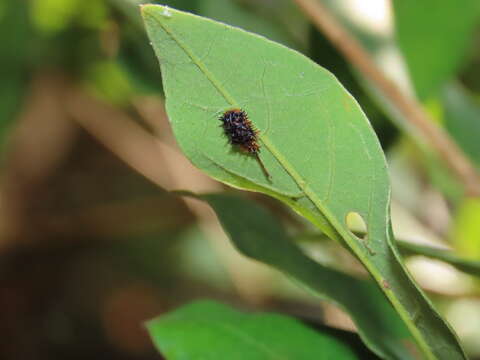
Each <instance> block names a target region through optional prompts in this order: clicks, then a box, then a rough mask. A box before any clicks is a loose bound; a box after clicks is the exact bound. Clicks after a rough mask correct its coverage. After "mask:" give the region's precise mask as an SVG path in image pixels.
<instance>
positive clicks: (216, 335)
mask: <svg viewBox="0 0 480 360" xmlns="http://www.w3.org/2000/svg"><path fill="white" fill-rule="evenodd" d="M147 327H148V331H149V333H150V336H151V337H152V339H153V342H154V343H155V345H156V346H157V348H158V349H159V350H160V352H161V353H162V355H164V356H165V357H166V358H167V359H176V360H182V359H185V360H190V359H203V360H216V359H219V360H220V359H221V360H224V359H229V360H236V359H239V360H240V359H249V360H273V359H285V360H286V359H298V360H302V359H303V360H309V359H311V360H321V359H339V360H343V359H345V360H346V359H348V360H350V359H356V358H357V357H356V356H355V355H354V354H353V353H352V351H351V350H349V349H348V348H347V347H346V346H345V345H343V344H342V343H341V342H339V341H338V340H336V339H335V338H333V337H330V336H328V335H325V334H321V333H318V332H315V331H314V330H312V329H310V328H308V327H306V326H304V325H303V324H302V323H300V322H298V321H297V320H294V319H291V318H289V317H287V316H282V315H277V314H268V313H256V314H244V313H241V312H238V311H236V310H233V309H231V308H230V307H228V306H226V305H223V304H219V303H215V302H213V301H198V302H195V303H192V304H189V305H186V306H183V307H182V308H180V309H177V310H175V311H174V312H172V313H169V314H167V315H164V316H160V317H159V318H157V319H154V320H152V321H150V322H148V323H147Z"/></svg>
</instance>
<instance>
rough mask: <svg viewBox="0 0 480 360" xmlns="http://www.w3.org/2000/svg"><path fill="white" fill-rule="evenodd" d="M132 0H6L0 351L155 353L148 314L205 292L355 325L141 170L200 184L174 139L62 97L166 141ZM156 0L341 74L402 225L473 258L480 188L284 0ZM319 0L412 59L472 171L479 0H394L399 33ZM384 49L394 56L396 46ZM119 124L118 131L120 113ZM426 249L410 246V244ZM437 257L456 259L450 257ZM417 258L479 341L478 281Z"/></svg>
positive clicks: (479, 100) (461, 325)
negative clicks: (469, 186) (365, 121)
mask: <svg viewBox="0 0 480 360" xmlns="http://www.w3.org/2000/svg"><path fill="white" fill-rule="evenodd" d="M318 1H320V0H318ZM141 2H145V1H136V0H89V1H83V0H4V1H0V44H1V48H0V69H2V81H1V82H0V146H1V147H0V149H1V150H2V153H1V157H2V165H3V172H2V185H1V190H2V193H1V194H0V195H1V196H0V199H1V201H2V204H1V205H2V206H1V212H0V216H1V218H0V221H1V223H2V227H1V228H2V236H1V237H0V250H1V251H2V253H1V254H0V256H1V259H0V263H1V264H2V265H1V268H2V271H1V274H0V317H1V318H2V322H1V324H0V332H1V333H2V339H0V357H1V358H2V359H7V360H10V359H12V360H13V359H15V360H18V359H28V360H30V359H61V358H68V359H77V358H78V359H85V358H90V359H102V360H108V359H116V360H117V359H139V360H140V359H145V360H147V359H158V358H159V355H158V354H157V353H156V352H155V351H154V349H153V345H152V344H151V343H150V342H149V340H148V336H147V333H146V331H145V330H144V328H143V327H142V326H143V325H142V322H143V321H145V320H146V319H148V318H152V317H153V316H156V315H158V314H161V313H164V312H167V311H169V310H172V309H175V308H177V307H178V306H179V305H180V304H182V303H184V302H185V301H189V300H192V299H195V298H197V297H211V298H216V299H220V300H222V301H224V302H230V303H234V304H241V305H243V306H247V307H250V308H256V309H257V308H261V309H268V310H276V311H280V312H284V313H288V314H290V315H292V316H297V317H300V318H302V319H305V318H306V319H307V320H308V322H309V324H310V325H312V324H314V325H318V324H319V323H323V322H325V321H330V323H329V324H333V325H334V326H341V327H345V328H349V326H350V324H349V322H348V321H346V320H345V319H344V317H343V318H342V317H341V316H340V317H335V315H332V309H331V308H330V307H329V306H327V305H325V303H324V302H321V301H318V299H317V298H316V297H313V296H309V295H307V294H305V293H303V292H302V291H301V290H298V289H296V290H292V285H291V284H290V283H288V281H287V280H285V278H284V277H283V276H282V275H279V274H276V275H271V273H268V275H265V274H264V273H261V270H259V269H258V268H256V267H255V266H253V265H251V264H250V263H246V264H250V265H245V263H242V265H241V267H240V268H238V265H237V263H236V262H235V261H236V260H235V259H236V258H235V256H238V255H236V253H235V252H234V250H233V249H230V248H228V246H227V245H225V243H226V242H225V238H221V237H220V238H215V235H212V234H214V233H215V232H214V231H213V232H212V231H211V229H210V228H209V226H210V225H211V223H212V222H213V220H211V219H210V223H209V222H208V221H207V222H206V221H205V219H203V220H202V218H201V216H200V215H201V214H202V212H195V207H191V205H190V204H188V203H187V205H186V204H185V203H184V201H183V200H182V199H181V198H180V197H178V196H176V195H171V194H168V193H166V192H165V191H164V190H162V189H161V188H160V187H159V186H157V185H158V184H155V185H154V184H152V183H151V181H148V180H146V179H145V178H144V175H145V174H144V173H142V174H140V173H139V172H137V171H136V170H132V168H131V167H129V166H126V165H125V164H124V163H123V161H125V160H126V159H128V155H129V154H130V153H134V152H135V149H140V150H138V152H139V156H138V158H140V159H143V160H145V164H147V165H148V166H147V165H145V167H143V168H142V167H141V166H139V167H137V168H136V169H139V168H140V169H146V168H149V167H150V168H156V169H159V170H158V174H157V175H158V177H159V178H161V181H164V183H162V182H161V181H160V180H159V183H161V184H162V185H165V186H167V185H168V184H170V185H172V184H173V185H172V188H181V189H185V185H184V184H185V183H184V182H182V181H184V180H189V179H190V180H192V182H193V183H198V184H202V183H203V182H205V181H206V180H205V179H204V178H201V177H200V176H199V177H198V178H197V177H195V176H193V175H191V174H190V173H188V172H183V171H184V169H185V168H186V167H187V166H188V164H186V163H181V162H180V161H179V160H178V159H177V158H173V160H172V159H169V156H173V155H172V153H169V152H161V151H159V152H158V153H156V152H154V153H152V154H149V153H147V152H146V151H145V150H144V149H146V147H144V146H143V145H144V144H143V143H142V142H141V141H139V139H138V138H135V137H134V136H133V134H132V138H131V143H130V140H129V141H128V142H127V143H123V144H121V145H122V146H119V147H117V148H115V146H113V147H112V146H111V144H109V143H108V142H105V141H102V138H101V137H100V136H99V135H98V134H95V133H94V132H93V131H92V128H91V127H90V128H89V127H87V126H86V125H85V123H83V122H82V119H81V118H79V117H81V116H80V115H78V114H77V113H74V111H73V110H72V108H71V102H72V100H75V99H76V95H72V91H71V90H72V88H73V89H74V90H75V91H76V93H78V94H80V95H81V96H80V95H78V98H82V99H83V96H87V97H90V98H91V99H94V100H91V101H90V102H86V103H81V104H83V106H81V108H82V109H83V110H85V112H84V113H83V115H84V116H91V119H89V120H90V124H107V120H114V121H116V120H117V118H116V115H121V116H126V117H128V118H129V119H131V120H132V123H134V124H135V125H138V127H139V128H141V129H144V130H145V133H146V134H148V135H152V136H155V139H154V140H152V143H155V144H156V143H157V142H161V143H162V144H163V145H165V144H167V145H168V146H170V147H171V146H173V145H172V144H174V139H173V137H172V134H171V132H170V130H169V127H168V125H167V122H166V119H165V116H164V113H163V108H162V104H163V89H162V86H161V73H160V72H159V70H158V63H157V60H156V58H155V56H154V53H153V51H152V49H151V46H150V44H149V42H148V39H147V36H146V34H145V31H144V29H143V25H142V23H141V18H140V14H139V9H138V5H139V4H140V3H141ZM156 2H158V3H162V4H167V5H169V6H171V7H173V8H177V9H181V10H185V11H190V12H193V13H196V14H199V15H203V16H206V17H210V18H212V19H216V20H219V21H222V22H225V23H228V24H231V25H234V26H238V27H241V28H245V29H246V30H248V31H251V32H255V33H258V34H260V35H263V36H265V37H267V38H269V39H272V40H274V41H277V42H280V43H283V44H284V45H287V46H289V47H290V48H293V49H296V50H298V51H300V52H302V53H303V54H305V55H307V56H309V57H310V58H312V59H313V60H314V61H315V62H317V63H318V64H320V65H321V66H323V67H326V68H327V69H329V70H330V71H331V72H333V73H334V75H335V76H336V77H337V78H338V79H339V81H340V82H341V83H342V84H343V85H344V86H345V88H346V89H347V90H348V91H349V92H350V93H352V95H353V96H354V97H355V99H356V100H357V101H358V102H359V103H360V105H361V106H362V109H363V110H364V111H365V113H366V114H367V116H368V118H369V120H370V121H371V123H372V124H373V126H374V128H375V131H376V133H377V136H378V137H379V139H380V141H381V144H382V147H383V149H384V151H385V153H386V156H387V159H388V160H389V162H390V164H389V165H390V166H391V167H392V168H394V171H395V172H394V173H393V174H394V176H395V177H396V178H395V179H393V180H394V182H393V183H394V189H393V194H394V198H393V200H394V203H395V204H400V205H401V206H403V208H402V211H404V212H406V213H407V214H408V215H409V216H410V218H408V219H407V220H405V218H402V217H401V216H399V217H396V215H395V214H394V217H393V219H394V223H397V224H398V225H397V226H396V227H397V228H400V229H401V228H407V229H408V230H411V232H413V233H422V231H423V230H425V229H426V230H427V232H428V233H429V234H433V235H432V236H430V237H428V236H427V237H428V240H431V238H433V239H438V238H442V239H443V240H444V245H449V246H451V247H452V248H453V253H454V254H456V256H455V258H454V261H458V262H459V263H460V264H467V265H468V264H469V262H464V261H463V260H462V258H468V259H470V260H471V261H472V263H475V264H476V262H475V261H478V260H479V259H480V241H479V236H480V227H479V224H480V222H479V221H478V217H479V212H480V207H479V204H478V199H471V198H465V197H464V195H463V191H462V189H461V188H460V186H459V184H458V182H457V181H456V179H455V178H454V177H453V176H452V174H451V173H450V172H449V170H448V169H447V168H446V167H445V165H444V164H443V163H442V161H441V159H439V157H438V156H437V155H436V154H433V153H431V152H429V151H424V149H422V148H420V147H419V146H418V144H417V143H416V142H415V141H412V137H411V133H410V132H409V130H408V129H406V128H404V127H402V125H400V126H399V122H398V119H395V114H394V112H391V111H390V109H389V107H388V104H387V106H386V105H385V102H384V100H383V99H382V95H381V94H378V93H376V92H375V91H374V89H373V91H372V86H371V84H369V83H368V81H366V79H365V77H364V75H363V74H360V73H358V72H356V71H355V70H352V66H351V64H349V62H348V60H346V59H345V58H344V57H343V56H342V55H341V54H340V53H339V52H338V51H337V50H336V48H335V46H334V45H333V44H332V43H331V42H330V41H329V40H328V39H327V38H326V37H325V36H324V35H323V34H322V32H320V31H318V30H317V29H316V28H315V27H314V26H313V25H312V24H310V21H309V20H308V19H307V17H306V16H305V15H304V14H303V13H302V11H300V10H299V8H298V7H297V6H296V5H295V3H294V2H293V1H290V0H277V1H270V0H258V1H257V0H222V1H215V0H165V1H156ZM324 3H325V4H326V5H328V6H329V7H330V8H331V9H332V10H333V11H334V13H335V15H336V16H338V18H339V19H340V20H341V21H342V24H343V25H344V26H345V27H346V28H347V29H348V31H350V32H351V33H352V34H353V35H354V36H355V37H356V38H357V39H358V40H359V41H360V42H361V43H362V44H363V46H365V47H366V48H367V49H368V50H369V51H370V52H371V55H372V56H374V57H375V59H376V60H377V61H378V63H379V64H382V66H385V69H386V71H387V73H389V75H395V76H397V75H399V74H398V73H397V72H396V71H397V70H396V64H397V62H399V63H402V62H403V63H404V64H405V65H406V69H407V74H408V75H407V76H408V78H403V79H402V80H403V81H405V83H407V84H408V83H409V84H411V85H413V88H414V89H415V92H416V94H417V95H418V97H419V98H420V100H422V101H425V103H424V105H425V107H426V108H427V109H428V110H429V111H430V112H431V113H432V116H433V117H434V118H435V120H436V121H437V122H438V123H439V124H441V126H443V127H444V129H445V130H446V131H447V132H448V133H449V134H450V135H451V137H452V138H453V139H454V140H455V141H456V142H457V143H458V144H459V145H460V147H461V148H462V149H463V151H464V152H465V153H466V154H467V156H468V157H469V158H470V160H471V161H472V162H473V163H474V164H476V166H477V167H478V166H479V164H480V147H479V142H478V141H477V140H478V139H477V138H478V135H479V133H480V128H479V124H480V122H479V120H478V119H479V113H480V110H479V109H480V86H479V85H478V84H480V67H479V66H478V64H479V60H478V59H479V54H478V44H479V42H480V37H479V32H478V30H479V17H480V9H479V2H478V1H477V0H468V1H464V2H462V3H461V4H460V3H459V2H457V1H453V0H445V1H433V0H431V1H420V2H419V1H410V0H408V1H407V0H399V1H396V0H395V1H393V2H392V7H391V10H392V14H391V15H392V16H393V19H394V21H395V22H394V23H392V29H391V31H392V33H391V34H385V33H378V32H374V31H372V29H371V28H369V27H365V26H363V25H362V24H363V22H362V21H363V20H362V21H359V19H360V17H361V16H363V15H362V14H363V13H362V12H361V11H359V10H358V8H356V7H355V6H357V5H355V4H354V2H349V1H342V2H339V1H324ZM369 3H370V4H373V3H375V2H363V6H364V8H368V4H369ZM378 8H380V7H379V6H377V7H376V9H377V10H378ZM352 9H354V11H352ZM355 9H356V10H355ZM370 10H372V9H370ZM352 14H353V15H352ZM377 20H378V19H377ZM377 20H375V21H377ZM389 49H390V50H391V49H394V50H395V51H397V55H399V58H395V56H393V57H390V56H392V53H389V52H388V50H389ZM395 76H394V77H395ZM400 78H401V77H400ZM97 102H98V103H99V104H101V105H102V106H103V107H104V108H105V109H110V110H112V111H111V112H101V113H95V110H96V109H97V108H96V107H94V106H93V105H92V104H97ZM152 104H153V105H152ZM152 119H153V120H152ZM118 120H119V121H118V126H119V128H120V127H121V124H122V122H121V121H120V120H121V119H120V116H119V119H118ZM107 130H108V131H107V133H110V134H111V135H112V136H111V138H113V139H120V138H121V136H120V135H121V133H120V130H119V129H117V128H116V127H111V128H110V129H107ZM117 131H118V133H117ZM127 134H129V133H128V131H127ZM159 139H160V140H159ZM100 143H101V144H100ZM152 148H153V147H152ZM112 149H113V150H112ZM115 149H116V150H117V151H116V152H115ZM118 149H123V150H124V152H123V153H122V151H118ZM125 149H128V154H127V155H125V154H126V152H127V150H125ZM132 149H133V150H132ZM111 151H113V152H114V153H115V155H112V153H111ZM122 154H123V156H124V157H122ZM399 156H401V157H402V158H403V159H405V161H404V162H403V163H402V164H398V163H393V161H391V160H392V159H396V158H398V157H399ZM118 157H120V159H119V158H118ZM151 159H153V160H151ZM168 160H171V161H172V162H173V163H174V164H176V163H178V166H176V167H175V166H173V167H172V163H169V162H168ZM149 161H151V162H149ZM142 164H143V163H142ZM130 165H131V164H130ZM162 176H164V177H162ZM196 176H197V175H196ZM150 180H151V179H150ZM211 186H213V185H211ZM215 186H216V188H215V189H216V190H218V189H219V185H218V184H216V185H215ZM185 190H191V189H185ZM237 195H239V196H244V194H237ZM252 201H253V200H252ZM254 201H261V202H262V203H264V204H267V205H268V206H269V207H270V208H271V209H272V216H274V217H275V218H276V219H277V221H279V222H282V229H284V230H282V231H283V232H285V233H286V234H287V235H288V236H289V237H290V235H293V236H295V235H298V234H299V233H303V232H305V231H312V229H311V228H310V227H309V225H308V224H305V223H304V222H303V221H302V220H301V219H299V218H298V217H297V216H296V215H295V214H292V213H291V212H290V211H289V210H287V209H285V208H284V207H283V206H281V205H279V204H278V203H276V202H273V201H271V200H269V199H266V198H264V197H259V196H257V197H255V199H254ZM199 214H200V215H199ZM411 218H413V219H414V220H415V224H417V225H415V226H414V225H412V224H413V223H414V222H412V220H411ZM206 223H207V225H206ZM421 230H422V231H421ZM279 231H280V230H279ZM419 236H420V235H419ZM316 245H318V244H313V245H312V246H311V247H308V248H305V249H304V252H305V255H307V256H309V257H310V258H316V256H317V257H318V256H319V255H320V257H323V259H327V261H326V263H327V264H335V268H336V269H337V270H343V271H345V272H347V273H349V274H350V275H353V276H356V277H362V276H364V274H363V273H362V271H361V270H359V266H358V264H357V262H356V260H355V259H353V258H351V257H350V256H349V255H348V254H345V253H343V252H342V251H343V250H342V249H341V248H340V247H339V246H338V245H336V244H333V243H330V242H329V243H328V246H327V245H323V247H320V248H319V247H318V246H317V247H315V246H316ZM319 249H320V250H319ZM427 250H428V249H427ZM427 252H428V251H427ZM427 252H424V255H425V254H427ZM419 253H421V251H420V250H419V249H418V248H417V250H413V251H412V254H413V255H418V254H419ZM232 254H234V255H232ZM427 255H428V254H427ZM437 255H438V254H437ZM440 255H441V256H443V255H445V254H443V253H441V254H440ZM443 260H444V261H447V262H448V261H449V259H448V256H447V258H444V259H443ZM450 260H451V259H450ZM454 261H453V260H452V261H450V262H451V263H454ZM250 266H251V267H250ZM424 271H425V272H426V273H427V274H428V276H430V280H431V281H430V282H428V283H421V285H422V286H424V287H425V288H426V289H427V290H431V291H432V292H433V293H435V294H436V296H435V298H434V300H435V302H437V303H438V304H441V305H442V309H443V310H444V314H446V316H447V318H449V319H451V320H452V323H453V324H454V325H455V330H456V331H457V333H458V334H459V336H460V337H461V339H462V340H463V339H472V338H473V339H477V338H478V337H479V336H480V330H478V331H477V330H475V329H476V328H475V324H476V323H480V313H479V312H478V311H476V310H475V309H476V308H478V309H480V304H479V303H475V301H476V300H475V299H476V298H477V297H478V293H479V287H478V283H476V282H474V281H473V282H471V283H468V284H464V283H462V282H461V281H460V280H458V278H456V279H457V280H455V281H456V282H455V281H454V282H453V283H452V282H451V283H445V284H444V285H438V286H436V285H435V286H436V287H435V286H434V284H435V283H436V281H440V280H441V279H439V278H443V277H444V276H443V275H437V274H436V273H435V272H430V270H429V269H428V268H426V270H424ZM449 271H450V270H449ZM449 274H455V276H457V275H458V274H457V273H455V272H453V273H449ZM350 275H349V276H350ZM444 278H445V279H446V278H448V277H447V276H445V277H444ZM452 284H453V285H452ZM454 285H455V286H458V287H459V288H460V290H458V292H457V293H452V292H451V289H452V288H455V286H454ZM347 290H348V289H347ZM352 296H353V295H352ZM466 298H468V299H470V300H469V301H472V302H473V303H474V304H477V306H472V307H469V308H468V309H469V311H470V312H468V313H462V317H461V321H456V322H455V321H454V320H455V317H454V315H452V314H455V313H456V312H455V311H454V310H455V309H457V308H458V307H460V306H461V305H462V304H463V302H464V301H465V299H466ZM333 314H335V313H334V312H333ZM332 319H333V320H332ZM339 319H340V320H339ZM330 329H331V328H330ZM472 329H473V330H472ZM321 331H325V329H322V330H321ZM335 337H336V338H338V339H340V340H341V341H342V342H344V343H346V344H348V346H350V347H352V348H353V349H355V351H364V353H363V354H367V355H364V357H363V358H366V357H373V356H374V355H373V354H372V353H371V352H369V350H368V349H366V347H365V346H364V345H362V343H361V341H360V340H359V337H358V336H357V335H354V336H353V337H351V336H347V335H346V333H341V334H335ZM475 343H476V342H475V341H469V342H468V344H469V347H468V351H469V353H470V355H471V356H472V357H473V358H475V357H477V358H478V357H480V346H478V345H477V346H475ZM477 343H478V342H477Z"/></svg>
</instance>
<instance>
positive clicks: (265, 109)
mask: <svg viewBox="0 0 480 360" xmlns="http://www.w3.org/2000/svg"><path fill="white" fill-rule="evenodd" d="M143 16H144V20H145V23H146V27H147V31H148V34H149V37H150V39H151V41H152V44H153V46H154V49H155V52H156V54H157V56H158V58H159V60H160V64H161V69H162V76H163V86H164V90H165V94H166V107H167V113H168V115H169V118H170V121H171V123H172V127H173V131H174V133H175V135H176V138H177V141H178V142H179V144H180V146H181V148H182V150H183V151H184V153H185V154H186V155H187V157H188V158H189V159H190V161H192V163H193V164H195V165H196V166H197V167H199V168H200V169H202V170H203V171H205V172H207V173H208V174H209V175H210V176H212V177H213V178H215V179H218V180H220V181H222V182H224V183H226V184H229V185H231V186H234V187H237V188H241V189H247V190H252V191H260V192H263V193H265V194H268V195H271V196H273V197H276V198H277V199H280V200H282V201H284V202H285V203H287V204H288V205H289V206H291V207H292V208H293V209H294V210H296V211H297V212H299V213H300V214H301V215H303V216H305V217H306V218H307V219H309V220H310V221H311V222H312V223H313V224H315V225H316V226H318V227H319V228H320V229H321V230H322V231H323V232H324V233H326V234H327V235H328V236H329V237H330V238H332V239H335V240H337V241H339V242H342V243H344V244H345V245H346V246H347V247H348V248H349V249H350V250H351V251H352V252H353V253H354V254H355V256H357V257H358V259H359V260H360V261H361V262H362V263H363V264H364V266H365V267H366V268H367V270H368V271H369V272H370V274H371V275H372V276H373V277H374V279H375V280H376V281H377V283H378V284H379V285H380V286H381V287H382V289H383V291H384V293H385V294H386V296H387V297H388V298H389V299H390V301H391V302H392V304H393V305H394V307H395V309H396V310H397V312H398V313H399V315H400V316H401V318H402V319H403V321H404V322H405V324H406V325H407V327H408V328H409V330H410V332H411V333H412V335H413V336H414V338H415V339H416V341H417V343H418V344H419V346H420V348H421V350H422V351H423V353H424V354H425V355H426V357H428V358H432V359H433V358H445V359H462V358H464V354H463V350H462V349H461V347H460V345H459V343H458V341H457V339H456V337H455V335H454V334H453V333H452V331H451V330H450V328H449V327H448V325H447V324H446V323H445V322H444V320H443V319H442V318H441V317H440V316H439V315H438V314H437V313H436V312H435V310H434V309H433V307H432V305H431V304H430V302H429V301H428V300H427V299H426V298H425V297H424V296H423V294H422V293H421V291H420V290H419V289H418V288H417V287H416V285H415V284H414V282H413V280H412V279H411V278H410V276H409V275H408V274H407V272H406V270H405V269H404V267H403V265H402V263H401V262H400V260H399V259H400V257H399V255H398V254H397V250H396V248H395V246H394V245H393V243H392V241H391V239H392V234H391V226H390V218H389V201H390V187H389V180H388V174H387V169H386V163H385V158H384V156H383V153H382V150H381V148H380V145H379V143H378V140H377V138H376V136H375V133H374V132H373V130H372V128H371V126H370V124H369V122H368V120H367V119H366V117H365V115H364V114H363V112H362V111H361V109H360V107H359V105H358V104H357V103H356V102H355V100H354V99H353V98H352V97H351V96H350V94H348V92H347V91H346V90H345V89H344V88H343V87H342V86H341V84H340V83H339V82H338V81H337V80H336V79H335V77H334V76H333V75H332V74H330V73H329V72H328V71H326V70H325V69H322V68H321V67H319V66H318V65H316V64H315V63H313V62H312V61H310V60H309V59H307V58H306V57H304V56H303V55H301V54H299V53H298V52H296V51H293V50H290V49H288V48H286V47H284V46H281V45H279V44H276V43H273V42H271V41H269V40H267V39H265V38H263V37H260V36H256V35H254V34H250V33H247V32H245V31H242V30H240V29H237V28H233V27H230V26H227V25H225V24H222V23H218V22H214V21H211V20H208V19H205V18H201V17H198V16H194V15H192V14H188V13H184V12H180V11H177V10H174V9H170V8H167V7H162V6H154V5H146V6H144V7H143ZM232 108H242V109H244V110H245V111H246V112H247V113H248V114H249V117H250V119H251V121H252V124H253V125H254V126H255V127H256V128H257V129H258V130H259V136H258V137H259V139H258V142H259V145H260V147H261V153H260V157H261V161H262V162H263V163H264V164H265V166H266V167H267V169H268V172H269V173H270V175H271V178H270V179H269V178H267V177H266V176H265V174H264V172H263V171H262V168H261V166H260V164H259V161H258V160H257V159H256V158H255V157H253V156H249V155H247V154H245V153H243V152H241V151H238V149H235V148H232V147H231V146H230V145H229V144H228V139H227V138H226V137H225V135H224V134H223V130H222V128H221V127H220V126H219V125H220V123H219V121H218V116H219V115H221V114H222V113H223V112H225V111H227V110H230V109H232ZM350 213H356V214H358V215H360V216H361V217H362V219H363V220H364V221H365V223H366V226H367V228H368V235H367V237H366V238H365V239H360V238H358V237H356V236H355V235H354V234H353V233H352V232H351V231H350V230H349V228H348V226H347V223H346V219H347V215H349V214H350Z"/></svg>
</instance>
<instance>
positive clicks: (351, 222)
mask: <svg viewBox="0 0 480 360" xmlns="http://www.w3.org/2000/svg"><path fill="white" fill-rule="evenodd" d="M345 223H346V224H347V227H348V229H349V230H350V231H351V232H352V234H353V235H355V236H356V237H357V238H359V239H362V240H365V239H366V238H367V224H366V223H365V220H363V218H362V216H361V215H360V214H359V213H357V212H354V211H351V212H349V213H348V214H347V216H346V217H345Z"/></svg>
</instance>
